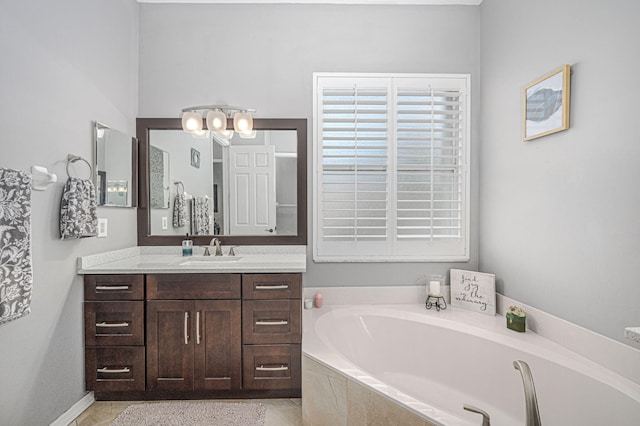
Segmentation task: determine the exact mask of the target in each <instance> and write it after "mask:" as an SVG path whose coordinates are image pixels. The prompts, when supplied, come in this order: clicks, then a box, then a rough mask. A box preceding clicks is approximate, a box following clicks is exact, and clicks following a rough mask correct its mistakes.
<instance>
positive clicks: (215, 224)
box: [138, 119, 306, 244]
mask: <svg viewBox="0 0 640 426" xmlns="http://www.w3.org/2000/svg"><path fill="white" fill-rule="evenodd" d="M154 121H155V122H156V123H163V124H162V125H157V126H156V127H157V128H154V126H153V124H152V123H153V122H154ZM168 121H170V120H166V119H139V120H138V123H139V124H138V125H139V126H140V124H141V122H142V124H146V129H145V130H146V131H145V132H144V133H141V132H140V130H141V129H139V133H138V134H139V136H140V140H141V144H145V145H147V146H148V148H147V149H148V154H147V155H148V157H149V159H148V161H149V163H148V175H147V176H145V178H146V179H145V180H147V179H148V191H149V194H148V196H149V199H148V200H149V201H148V202H149V204H148V206H149V208H148V223H147V224H145V223H140V222H139V226H140V225H141V224H142V226H145V225H147V229H148V234H147V235H146V237H148V238H144V240H146V241H148V242H149V243H152V242H153V243H155V244H161V243H164V242H165V241H170V240H167V239H165V238H162V237H169V236H175V237H176V238H177V237H179V238H183V237H184V235H185V234H186V233H189V234H191V235H193V236H203V235H204V236H210V235H221V236H228V237H241V239H242V241H252V239H251V237H259V238H264V237H267V238H266V240H264V241H272V240H273V241H274V244H278V242H276V241H283V242H282V243H285V241H286V242H289V243H295V241H298V240H303V239H304V240H305V242H306V229H305V230H304V232H303V231H301V226H300V225H301V224H300V223H299V220H300V217H301V216H303V220H304V224H305V225H304V226H305V228H306V217H304V216H306V213H304V214H303V213H302V212H303V211H304V212H306V200H303V205H302V206H300V205H299V199H298V197H299V194H300V191H299V189H300V188H299V178H300V175H301V174H304V176H303V177H304V178H303V186H304V185H306V164H303V165H302V168H300V163H299V161H304V162H305V163H306V151H305V152H303V153H302V155H303V156H302V159H301V157H300V152H299V151H300V150H301V148H300V145H301V144H303V146H304V149H305V150H306V120H282V121H279V120H277V119H268V120H260V119H256V120H255V121H254V126H255V129H256V132H255V137H253V138H241V137H240V136H239V135H238V134H234V135H233V136H232V137H230V138H224V137H221V136H220V135H218V134H213V133H209V132H205V134H204V135H193V134H190V133H186V132H184V131H183V130H182V129H181V128H180V127H179V122H176V127H175V128H167V127H170V126H167V124H166V123H167V122H168ZM147 123H149V124H147ZM261 124H262V126H261ZM303 127H304V129H302V128H303ZM301 129H302V130H301ZM143 135H144V136H143ZM300 135H302V137H304V141H300V140H299V138H300V137H301V136H300ZM144 151H145V150H144V149H143V150H142V151H141V152H143V153H144ZM193 152H197V155H198V161H197V162H194V161H193ZM141 160H143V161H144V159H141ZM141 164H142V163H141ZM141 167H142V166H141ZM141 179H142V178H141ZM167 186H168V189H166V188H167ZM305 191H306V188H303V191H302V192H303V193H305V194H306V192H305ZM303 198H306V195H305V197H303ZM141 216H142V215H139V218H140V217H141ZM154 237H159V238H156V239H155V240H154ZM244 237H249V239H246V238H244ZM287 237H288V238H287ZM298 237H300V239H298ZM139 239H140V231H139ZM230 241H231V242H232V240H229V239H228V238H225V242H226V243H229V242H230ZM238 241H240V240H238ZM261 241H262V240H261Z"/></svg>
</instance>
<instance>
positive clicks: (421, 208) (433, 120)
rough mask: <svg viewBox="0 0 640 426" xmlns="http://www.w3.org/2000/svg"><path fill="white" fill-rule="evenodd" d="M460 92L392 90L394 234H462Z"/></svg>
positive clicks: (445, 236)
mask: <svg viewBox="0 0 640 426" xmlns="http://www.w3.org/2000/svg"><path fill="white" fill-rule="evenodd" d="M462 95H463V94H462V92H461V91H460V90H437V89H433V88H431V89H429V88H426V89H398V91H397V95H396V105H397V110H396V111H397V112H396V134H397V148H396V149H397V156H396V159H397V208H396V215H397V235H398V238H399V239H429V240H434V239H449V240H451V239H459V238H462V231H463V226H462V219H463V205H462V203H463V192H462V191H463V184H464V168H463V167H464V163H463V151H462V142H463V134H464V132H463V127H462V125H463V122H462V119H463V114H462V99H461V97H462Z"/></svg>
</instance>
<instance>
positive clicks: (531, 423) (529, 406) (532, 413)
mask: <svg viewBox="0 0 640 426" xmlns="http://www.w3.org/2000/svg"><path fill="white" fill-rule="evenodd" d="M513 366H514V367H515V369H516V370H518V371H520V374H521V375H522V384H523V385H524V399H525V403H526V414H527V422H526V426H541V425H542V422H541V421H540V412H539V411H538V397H537V396H536V387H535V386H534V385H533V375H532V374H531V369H530V368H529V365H528V364H527V363H526V362H524V361H513Z"/></svg>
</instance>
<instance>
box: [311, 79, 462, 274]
mask: <svg viewBox="0 0 640 426" xmlns="http://www.w3.org/2000/svg"><path fill="white" fill-rule="evenodd" d="M469 133H470V132H469V76H468V75H458V74H456V75H429V74H419V75H416V74H411V75H405V74H384V75H382V74H365V75H356V74H333V73H316V74H314V139H313V141H314V142H313V143H314V159H315V161H314V216H313V223H314V225H313V226H314V247H313V257H314V260H315V261H319V262H322V261H327V262H349V261H350V262H375V261H381V262H382V261H453V260H468V258H469V248H468V239H469V173H468V161H469Z"/></svg>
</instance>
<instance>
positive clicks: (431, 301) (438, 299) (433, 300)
mask: <svg viewBox="0 0 640 426" xmlns="http://www.w3.org/2000/svg"><path fill="white" fill-rule="evenodd" d="M425 306H426V307H427V309H431V308H432V307H433V306H435V307H436V311H438V312H440V309H442V310H444V309H447V302H445V301H444V296H442V295H440V296H432V295H431V294H430V295H428V296H427V301H426V302H425Z"/></svg>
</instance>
